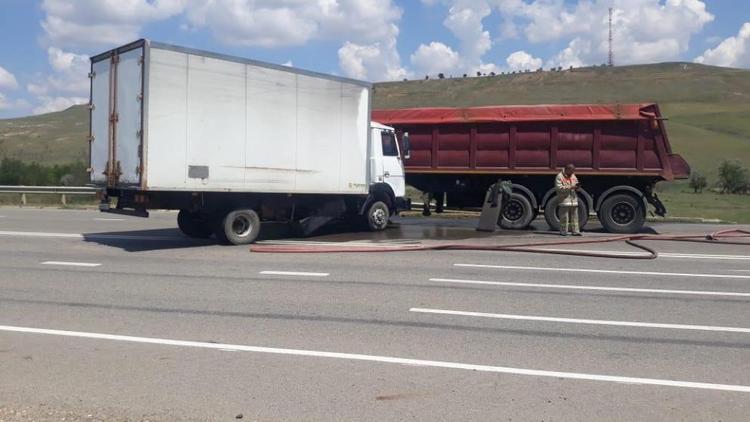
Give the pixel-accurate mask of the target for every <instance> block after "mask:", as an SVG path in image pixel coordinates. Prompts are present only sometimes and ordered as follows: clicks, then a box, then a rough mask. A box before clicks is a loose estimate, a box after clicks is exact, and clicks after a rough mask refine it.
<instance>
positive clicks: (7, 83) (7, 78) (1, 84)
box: [0, 66, 18, 89]
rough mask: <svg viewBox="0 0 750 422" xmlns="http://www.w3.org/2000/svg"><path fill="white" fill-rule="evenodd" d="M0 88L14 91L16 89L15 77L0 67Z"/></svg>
mask: <svg viewBox="0 0 750 422" xmlns="http://www.w3.org/2000/svg"><path fill="white" fill-rule="evenodd" d="M0 88H6V89H15V88H18V81H17V80H16V77H15V76H14V75H13V74H12V73H10V72H8V71H7V70H5V68H3V67H2V66H0Z"/></svg>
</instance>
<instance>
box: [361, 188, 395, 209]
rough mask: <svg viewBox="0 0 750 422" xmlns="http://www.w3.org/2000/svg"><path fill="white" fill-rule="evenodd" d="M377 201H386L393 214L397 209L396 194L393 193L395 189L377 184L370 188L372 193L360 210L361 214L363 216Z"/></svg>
mask: <svg viewBox="0 0 750 422" xmlns="http://www.w3.org/2000/svg"><path fill="white" fill-rule="evenodd" d="M375 201H384V202H385V204H386V205H388V208H389V210H390V212H391V214H393V212H395V209H396V194H395V193H394V192H393V188H392V187H391V186H390V185H389V184H387V183H375V184H373V185H371V186H370V193H369V194H368V195H367V200H366V201H364V203H363V204H362V207H361V208H360V209H359V213H360V214H361V215H362V214H364V213H366V212H367V208H368V207H369V206H370V204H372V203H373V202H375Z"/></svg>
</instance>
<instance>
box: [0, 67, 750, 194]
mask: <svg viewBox="0 0 750 422" xmlns="http://www.w3.org/2000/svg"><path fill="white" fill-rule="evenodd" d="M652 101H653V102H658V103H659V104H660V105H661V106H662V112H663V113H664V115H665V116H666V117H667V118H669V121H668V122H667V130H668V133H669V137H670V141H671V143H672V147H673V149H674V150H675V151H676V152H679V153H680V154H682V155H683V156H684V157H685V158H686V159H687V160H688V161H689V162H690V164H691V165H692V167H693V168H695V169H697V170H698V171H701V172H702V173H704V174H706V175H707V176H708V177H709V179H710V181H711V182H713V181H715V175H716V167H717V166H718V163H719V162H720V161H721V160H722V159H725V158H737V159H740V160H742V161H743V162H744V163H745V164H746V165H748V166H750V71H748V70H740V69H728V68H719V67H712V66H704V65H698V64H693V63H662V64H654V65H640V66H622V67H614V68H602V67H595V68H581V69H574V70H572V71H570V70H566V71H562V72H549V71H546V72H533V73H523V74H515V75H498V76H494V77H481V78H477V77H470V78H454V79H442V80H417V81H408V82H387V83H379V84H376V86H375V95H374V104H373V105H374V107H375V108H405V107H418V106H481V105H493V104H544V103H547V104H550V103H613V102H652ZM87 132H88V110H87V108H86V107H85V106H75V107H72V108H69V109H67V110H65V111H61V112H57V113H50V114H45V115H40V116H32V117H25V118H18V119H6V120H0V156H9V157H14V158H18V159H21V160H24V161H38V162H40V163H44V164H59V163H66V162H71V161H75V160H85V159H86V152H87V146H86V137H87V135H88V133H87Z"/></svg>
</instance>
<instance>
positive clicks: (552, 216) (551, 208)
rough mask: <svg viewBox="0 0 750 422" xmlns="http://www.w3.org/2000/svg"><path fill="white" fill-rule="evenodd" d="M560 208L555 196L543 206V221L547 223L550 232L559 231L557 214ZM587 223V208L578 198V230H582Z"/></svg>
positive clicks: (558, 200)
mask: <svg viewBox="0 0 750 422" xmlns="http://www.w3.org/2000/svg"><path fill="white" fill-rule="evenodd" d="M559 206H560V199H559V198H558V197H556V196H553V197H552V198H550V200H549V201H547V204H546V205H545V206H544V220H545V221H546V222H547V225H548V226H549V228H550V230H554V231H560V215H559V214H558V213H557V212H558V209H559ZM588 222H589V207H588V205H586V201H585V200H584V199H583V198H581V197H580V196H579V197H578V228H579V229H580V230H583V228H584V227H586V224H588Z"/></svg>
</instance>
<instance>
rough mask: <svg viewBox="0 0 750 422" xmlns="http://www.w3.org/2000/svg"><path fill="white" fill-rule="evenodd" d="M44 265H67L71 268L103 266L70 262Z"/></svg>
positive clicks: (46, 263) (50, 262)
mask: <svg viewBox="0 0 750 422" xmlns="http://www.w3.org/2000/svg"><path fill="white" fill-rule="evenodd" d="M41 264H42V265H65V266H69V267H98V266H101V265H102V264H97V263H93V262H68V261H45V262H42V263H41Z"/></svg>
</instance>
